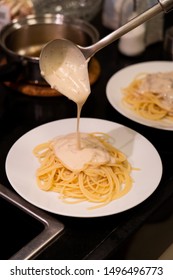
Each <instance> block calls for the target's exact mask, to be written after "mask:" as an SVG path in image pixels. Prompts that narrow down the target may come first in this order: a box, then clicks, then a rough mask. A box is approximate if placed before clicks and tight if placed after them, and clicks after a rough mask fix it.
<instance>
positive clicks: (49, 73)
mask: <svg viewBox="0 0 173 280" xmlns="http://www.w3.org/2000/svg"><path fill="white" fill-rule="evenodd" d="M56 54H57V52H56V44H55V46H53V47H52V48H51V49H49V53H48V55H47V56H46V57H44V65H42V69H43V72H42V73H41V74H42V75H43V76H45V79H46V80H47V82H48V83H49V84H50V86H51V87H52V88H55V89H57V90H58V91H59V92H61V93H62V94H63V95H65V96H67V97H68V98H69V99H71V100H73V101H74V102H75V103H76V104H77V110H78V113H77V132H76V133H74V134H69V135H65V136H62V137H58V138H56V139H55V140H54V142H53V146H54V151H55V154H56V156H57V157H58V158H59V160H60V161H61V162H62V163H63V165H64V166H66V167H67V168H68V169H70V170H72V171H73V170H81V169H83V168H84V166H85V164H87V163H98V164H102V163H103V164H104V163H107V162H112V161H113V160H114V159H112V158H111V157H110V155H109V153H108V152H107V151H106V149H105V147H104V145H103V144H102V143H100V141H99V140H98V139H97V138H94V137H91V136H90V135H88V134H84V133H82V134H81V133H79V119H80V113H81V109H82V106H83V104H84V103H85V101H86V99H87V97H88V96H89V94H90V82H89V76H88V62H87V61H86V59H85V58H84V56H83V54H82V53H81V52H80V51H79V50H78V49H77V50H76V49H75V48H66V43H65V42H64V43H63V42H62V48H61V53H58V56H57V55H56Z"/></svg>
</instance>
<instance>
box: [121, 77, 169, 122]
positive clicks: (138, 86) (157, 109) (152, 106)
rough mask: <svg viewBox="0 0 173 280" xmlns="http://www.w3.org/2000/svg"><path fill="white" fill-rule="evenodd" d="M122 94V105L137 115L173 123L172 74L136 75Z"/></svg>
mask: <svg viewBox="0 0 173 280" xmlns="http://www.w3.org/2000/svg"><path fill="white" fill-rule="evenodd" d="M123 94H124V95H123V103H124V104H125V105H126V106H128V107H129V108H130V109H131V110H133V111H134V112H136V113H137V114H138V115H140V116H142V117H144V118H146V119H149V120H155V121H157V120H163V119H167V120H168V119H169V120H171V121H173V72H169V73H153V74H145V75H144V74H141V75H138V76H137V77H135V79H134V80H133V81H132V82H131V83H130V84H129V85H128V86H127V87H126V88H124V89H123Z"/></svg>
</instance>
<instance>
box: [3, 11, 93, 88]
mask: <svg viewBox="0 0 173 280" xmlns="http://www.w3.org/2000/svg"><path fill="white" fill-rule="evenodd" d="M57 38H65V39H68V40H71V41H73V42H74V43H76V44H78V45H81V46H89V45H91V44H93V43H95V42H96V41H98V39H99V34H98V31H97V30H96V29H95V27H93V26H92V25H91V24H90V23H88V22H86V21H83V20H81V19H72V18H70V17H67V16H64V15H61V14H55V15H53V14H45V15H43V16H34V15H31V16H28V17H26V18H25V19H20V20H14V21H12V22H11V23H10V24H8V25H6V26H5V27H4V28H3V29H2V31H1V33H0V46H1V48H2V50H3V52H4V55H5V57H6V60H7V64H6V65H4V66H3V67H1V68H0V81H9V80H11V79H12V78H13V79H17V78H18V77H19V76H20V75H22V78H23V79H25V80H26V81H27V82H29V83H34V84H45V83H46V82H45V80H44V79H43V78H42V76H41V74H40V69H39V55H40V51H41V49H42V47H43V46H44V45H45V44H46V43H47V42H49V41H51V40H53V39H57Z"/></svg>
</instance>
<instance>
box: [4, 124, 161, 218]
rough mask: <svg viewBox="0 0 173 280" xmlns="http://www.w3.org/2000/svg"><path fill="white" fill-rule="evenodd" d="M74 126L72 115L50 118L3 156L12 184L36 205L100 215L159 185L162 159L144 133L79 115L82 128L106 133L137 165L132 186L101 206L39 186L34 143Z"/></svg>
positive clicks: (145, 195) (116, 210)
mask: <svg viewBox="0 0 173 280" xmlns="http://www.w3.org/2000/svg"><path fill="white" fill-rule="evenodd" d="M75 129H76V119H75V118H74V119H63V120H58V121H54V122H50V123H47V124H44V125H41V126H39V127H36V128H34V129H32V130H31V131H29V132H28V133H26V134H25V135H23V136H22V137H21V138H20V139H19V140H17V142H16V143H14V145H13V146H12V147H11V149H10V151H9V153H8V156H7V159H6V173H7V177H8V179H9V182H10V183H11V185H12V186H13V188H14V189H15V190H16V192H17V193H18V194H19V195H21V196H22V197H23V198H24V199H26V200H27V201H29V202H30V203H32V204H34V205H35V206H37V207H40V208H42V209H44V210H46V211H49V212H52V213H56V214H60V215H65V216H72V217H100V216H107V215H112V214H116V213H119V212H122V211H125V210H127V209H130V208H132V207H134V206H136V205H137V204H139V203H141V202H142V201H144V200H145V199H146V198H148V197H149V196H150V195H151V194H152V193H153V192H154V191H155V189H156V188H157V187H158V185H159V182H160V179H161V177H162V163H161V159H160V156H159V154H158V152H157V151H156V149H155V148H154V146H153V145H152V144H151V143H150V142H149V141H148V140H147V139H146V138H145V137H143V136H142V135H140V134H139V133H137V132H136V131H134V130H131V129H130V128H128V127H125V126H122V125H120V124H117V123H114V122H110V121H106V120H100V119H89V118H81V120H80V130H81V132H87V133H93V132H102V133H106V134H108V135H109V136H110V137H111V139H112V140H113V145H114V146H115V147H116V148H117V149H119V150H120V151H122V152H123V153H124V154H125V155H126V157H127V159H128V161H129V162H130V164H131V165H132V166H133V167H134V168H138V169H137V170H132V173H131V177H132V179H133V185H132V188H131V190H130V191H129V192H128V193H127V194H126V195H124V196H122V197H120V198H118V199H115V200H113V201H112V202H110V203H109V204H107V205H105V206H103V207H99V208H96V209H92V210H90V209H89V207H91V206H93V203H91V202H88V201H84V202H80V203H77V204H76V203H75V204H67V203H64V202H63V201H61V200H60V199H59V195H58V193H55V192H47V191H43V190H41V189H39V188H38V186H37V184H36V170H37V168H38V167H39V164H38V161H37V159H36V158H35V156H34V154H33V149H34V147H36V146H37V145H39V144H40V143H43V142H45V141H48V140H50V139H52V138H54V137H56V136H60V135H66V134H68V133H73V132H74V131H75ZM141 147H142V148H141ZM148 155H150V158H148ZM94 205H95V204H94Z"/></svg>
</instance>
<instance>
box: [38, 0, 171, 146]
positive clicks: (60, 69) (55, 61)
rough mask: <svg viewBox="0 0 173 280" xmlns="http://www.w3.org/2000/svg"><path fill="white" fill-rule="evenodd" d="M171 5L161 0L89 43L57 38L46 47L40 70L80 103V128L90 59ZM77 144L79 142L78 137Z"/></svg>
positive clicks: (61, 91)
mask: <svg viewBox="0 0 173 280" xmlns="http://www.w3.org/2000/svg"><path fill="white" fill-rule="evenodd" d="M172 8H173V0H158V4H156V5H155V6H153V7H152V8H150V9H148V10H147V11H145V12H144V13H142V14H140V15H138V16H136V17H135V18H133V19H131V20H130V21H129V22H127V23H126V24H125V25H123V26H121V27H120V28H118V29H117V30H115V31H113V32H112V33H110V34H109V35H107V36H106V37H104V38H102V39H101V40H100V41H98V42H96V43H95V44H93V45H91V46H88V47H81V46H77V45H76V44H74V43H72V42H71V41H69V40H66V39H55V40H53V41H51V42H49V43H47V44H46V45H45V46H44V47H43V49H42V51H41V54H40V61H39V62H40V70H41V74H42V76H43V77H44V79H45V80H46V81H47V82H48V84H50V86H51V87H52V88H55V89H56V90H57V91H59V92H60V93H62V94H63V95H65V96H67V97H68V98H69V99H71V100H73V101H74V102H75V103H76V104H77V107H78V123H77V131H78V132H79V116H80V112H81V109H82V106H83V104H84V103H85V101H86V99H87V97H88V96H89V94H90V83H89V77H88V62H89V60H90V58H91V57H92V56H93V55H94V54H95V53H96V52H98V51H99V50H101V49H103V48H104V47H106V46H107V45H109V44H111V43H112V42H114V41H115V40H117V39H119V38H120V37H121V36H123V35H124V34H126V33H127V32H129V31H131V30H132V29H134V28H136V27H137V26H139V25H140V24H142V23H144V22H146V21H147V20H149V19H151V18H152V17H154V16H156V15H157V14H159V13H161V12H163V11H164V12H168V11H170V10H171V9H172ZM78 135H79V133H78ZM78 145H79V146H80V143H79V141H78Z"/></svg>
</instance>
